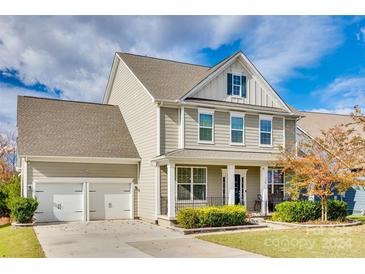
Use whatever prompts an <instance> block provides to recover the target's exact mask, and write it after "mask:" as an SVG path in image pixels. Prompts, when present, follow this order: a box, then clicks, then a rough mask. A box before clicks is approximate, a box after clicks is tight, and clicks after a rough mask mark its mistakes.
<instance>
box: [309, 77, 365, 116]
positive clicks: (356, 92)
mask: <svg viewBox="0 0 365 274" xmlns="http://www.w3.org/2000/svg"><path fill="white" fill-rule="evenodd" d="M311 96H312V97H314V98H316V99H317V100H320V102H322V103H323V104H325V105H328V106H332V107H331V108H323V109H320V110H319V111H320V112H333V113H340V114H349V113H351V112H352V111H353V108H354V106H355V105H358V106H360V107H361V108H363V109H365V75H359V76H347V77H339V78H337V79H335V80H334V81H333V82H332V83H330V84H328V85H327V86H326V87H324V88H321V89H318V90H316V91H314V92H312V93H311ZM321 110H323V111H321Z"/></svg>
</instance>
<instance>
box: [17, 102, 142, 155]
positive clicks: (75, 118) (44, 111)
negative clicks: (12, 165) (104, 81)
mask: <svg viewBox="0 0 365 274" xmlns="http://www.w3.org/2000/svg"><path fill="white" fill-rule="evenodd" d="M17 116H18V117H17V118H18V155H33V156H74V157H107V158H139V155H138V152H137V149H136V147H135V145H134V143H133V141H132V138H131V136H130V134H129V131H128V129H127V126H126V124H125V122H124V120H123V117H122V114H121V113H120V110H119V108H118V107H117V106H112V105H102V104H95V103H83V102H75V101H62V100H54V99H45V98H36V97H26V96H24V97H23V96H19V97H18V114H17Z"/></svg>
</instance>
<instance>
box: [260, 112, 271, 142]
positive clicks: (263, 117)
mask: <svg viewBox="0 0 365 274" xmlns="http://www.w3.org/2000/svg"><path fill="white" fill-rule="evenodd" d="M261 120H270V121H271V132H270V137H271V140H270V145H268V144H261ZM264 133H269V132H267V131H264ZM272 135H273V117H272V116H270V115H260V117H259V146H260V147H273V144H272V141H273V140H272Z"/></svg>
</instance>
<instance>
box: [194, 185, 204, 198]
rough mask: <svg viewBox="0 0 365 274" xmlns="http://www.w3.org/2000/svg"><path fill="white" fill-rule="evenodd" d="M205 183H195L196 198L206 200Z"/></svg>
mask: <svg viewBox="0 0 365 274" xmlns="http://www.w3.org/2000/svg"><path fill="white" fill-rule="evenodd" d="M205 187H206V186H205V185H194V189H193V195H194V200H205V199H206V197H205Z"/></svg>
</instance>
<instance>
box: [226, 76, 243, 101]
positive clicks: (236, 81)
mask: <svg viewBox="0 0 365 274" xmlns="http://www.w3.org/2000/svg"><path fill="white" fill-rule="evenodd" d="M246 86H247V85H246V76H244V75H241V74H232V73H228V74H227V95H231V96H240V97H246V89H247V87H246Z"/></svg>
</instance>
